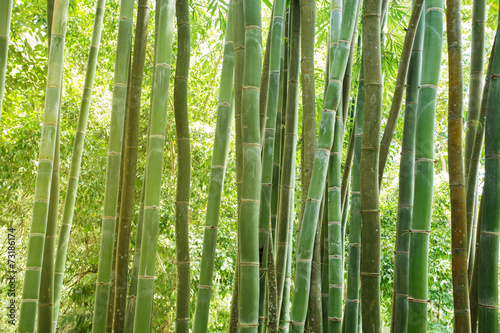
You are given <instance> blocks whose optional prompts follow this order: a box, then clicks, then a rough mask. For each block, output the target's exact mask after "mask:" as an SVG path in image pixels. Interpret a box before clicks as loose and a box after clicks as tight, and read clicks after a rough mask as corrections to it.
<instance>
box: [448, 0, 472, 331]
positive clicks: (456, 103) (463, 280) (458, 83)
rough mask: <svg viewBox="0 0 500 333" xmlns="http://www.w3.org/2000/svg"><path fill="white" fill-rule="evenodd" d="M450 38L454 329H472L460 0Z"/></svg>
mask: <svg viewBox="0 0 500 333" xmlns="http://www.w3.org/2000/svg"><path fill="white" fill-rule="evenodd" d="M446 8H447V10H446V31H447V41H448V67H449V81H448V85H449V103H448V168H449V170H450V172H449V179H450V201H451V228H452V234H451V243H452V271H453V274H452V277H453V305H454V319H455V320H454V331H455V332H467V333H468V332H470V325H471V322H470V316H469V314H470V312H469V282H468V279H467V257H468V255H467V251H468V249H469V247H468V243H469V241H468V235H467V234H466V233H464V232H463V230H464V229H465V228H467V211H466V204H465V202H466V200H465V182H464V162H463V161H464V159H463V142H462V129H463V128H462V127H463V69H462V25H461V13H460V1H458V0H447V1H446Z"/></svg>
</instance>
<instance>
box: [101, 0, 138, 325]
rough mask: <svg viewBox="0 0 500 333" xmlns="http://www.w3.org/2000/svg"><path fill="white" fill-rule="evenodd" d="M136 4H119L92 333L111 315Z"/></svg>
mask: <svg viewBox="0 0 500 333" xmlns="http://www.w3.org/2000/svg"><path fill="white" fill-rule="evenodd" d="M133 12H134V1H133V0H122V1H121V2H120V20H119V25H118V42H117V46H116V48H117V52H116V59H115V71H114V73H115V75H114V83H113V100H112V108H111V125H110V133H111V135H110V137H109V145H108V162H107V167H106V187H105V190H104V209H103V211H104V212H103V218H102V231H101V245H100V252H99V267H98V271H97V283H96V293H95V305H94V316H93V321H92V323H93V324H92V332H93V333H97V332H104V331H105V330H106V322H107V315H108V311H107V309H108V303H109V293H110V284H111V266H112V263H113V248H114V242H115V229H116V215H117V204H118V188H119V181H120V164H121V156H122V142H123V127H124V118H125V109H126V99H127V87H128V74H129V73H128V72H129V62H130V53H131V44H132V17H133Z"/></svg>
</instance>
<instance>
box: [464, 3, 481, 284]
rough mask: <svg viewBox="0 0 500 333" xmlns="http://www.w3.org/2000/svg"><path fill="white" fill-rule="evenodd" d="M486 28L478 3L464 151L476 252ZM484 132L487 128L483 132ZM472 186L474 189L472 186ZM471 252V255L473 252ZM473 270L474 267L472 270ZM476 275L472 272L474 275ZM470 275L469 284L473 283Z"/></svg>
mask: <svg viewBox="0 0 500 333" xmlns="http://www.w3.org/2000/svg"><path fill="white" fill-rule="evenodd" d="M485 25H486V1H485V0H474V1H473V2H472V30H471V58H470V83H469V105H468V108H467V126H466V128H465V150H464V164H465V184H466V186H465V191H466V200H467V231H468V234H467V235H468V244H470V245H469V246H470V248H471V249H473V248H474V245H473V244H472V242H473V235H472V228H473V226H474V225H475V224H476V223H477V222H476V221H474V216H475V215H476V214H475V213H476V210H477V209H476V208H475V207H474V206H475V202H476V198H477V193H476V185H475V184H476V179H477V176H475V177H473V178H472V179H470V181H469V171H470V169H471V168H474V167H472V164H473V163H474V162H473V160H472V155H473V149H474V140H475V138H476V132H477V131H478V130H481V129H480V127H479V126H480V124H479V122H480V120H479V118H480V108H481V95H482V90H483V82H484V78H483V75H484V73H483V72H484V54H485V50H484V42H485ZM483 130H484V128H483ZM469 184H470V185H469ZM469 252H470V251H469ZM471 267H472V266H471ZM470 274H472V272H471V273H470ZM470 274H469V282H470Z"/></svg>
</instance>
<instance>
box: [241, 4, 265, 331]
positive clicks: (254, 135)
mask: <svg viewBox="0 0 500 333" xmlns="http://www.w3.org/2000/svg"><path fill="white" fill-rule="evenodd" d="M260 5H261V3H260V1H256V0H245V2H244V11H243V14H244V22H245V56H244V62H245V65H244V70H243V86H242V96H241V134H242V152H243V160H242V163H243V174H242V184H241V199H240V207H239V215H238V216H239V225H238V246H239V250H240V263H239V270H240V281H239V301H238V309H239V313H238V327H239V330H238V331H239V332H240V333H246V332H257V330H258V322H259V319H258V316H259V315H258V313H259V302H256V300H258V299H259V248H258V247H259V235H258V225H259V206H260V180H261V170H262V165H261V151H262V145H261V143H260V142H261V137H260V113H259V94H260V93H259V89H260V77H261V69H262V68H261V67H262V28H261V11H260Z"/></svg>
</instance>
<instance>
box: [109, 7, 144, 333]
mask: <svg viewBox="0 0 500 333" xmlns="http://www.w3.org/2000/svg"><path fill="white" fill-rule="evenodd" d="M149 13H150V3H149V0H139V3H138V10H137V22H136V30H135V40H134V60H133V62H132V70H131V78H130V88H129V91H128V95H127V99H128V100H127V111H126V112H127V115H126V117H125V119H126V124H125V134H124V135H125V137H124V140H125V146H124V151H123V179H122V191H121V198H120V215H119V219H118V235H117V244H116V267H115V295H114V296H115V298H114V303H115V305H114V310H113V331H114V332H123V331H124V327H125V312H126V305H127V284H128V266H129V247H130V225H131V222H132V220H133V218H134V212H135V209H134V208H135V206H134V198H135V188H136V178H137V151H138V144H139V118H140V111H141V93H142V81H143V73H144V62H145V59H146V45H147V32H148V25H149Z"/></svg>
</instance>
